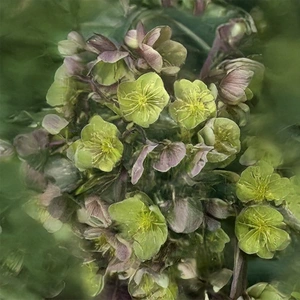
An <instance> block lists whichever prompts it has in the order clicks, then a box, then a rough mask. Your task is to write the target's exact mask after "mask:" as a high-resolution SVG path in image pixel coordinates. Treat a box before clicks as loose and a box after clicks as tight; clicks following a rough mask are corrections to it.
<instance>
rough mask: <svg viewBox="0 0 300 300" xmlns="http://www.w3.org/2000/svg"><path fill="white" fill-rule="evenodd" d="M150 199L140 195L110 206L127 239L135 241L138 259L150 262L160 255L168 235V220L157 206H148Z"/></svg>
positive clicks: (112, 214) (109, 210) (112, 216)
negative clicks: (156, 255) (149, 260)
mask: <svg viewBox="0 0 300 300" xmlns="http://www.w3.org/2000/svg"><path fill="white" fill-rule="evenodd" d="M149 200H150V199H149V198H148V196H146V195H145V194H143V193H138V194H136V195H134V196H133V197H129V198H127V199H125V200H123V201H121V202H118V203H114V204H112V205H110V207H109V209H108V212H109V214H110V216H111V218H112V220H114V221H116V222H117V223H118V224H119V225H120V228H121V234H122V235H123V237H124V238H125V239H129V240H133V251H134V253H135V255H136V256H137V258H138V259H140V260H142V261H143V260H148V259H151V258H152V257H153V256H154V255H155V254H157V253H158V251H159V249H160V247H161V246H162V245H163V244H164V243H165V241H166V239H167V235H168V229H167V225H166V220H165V218H164V216H163V215H162V213H161V212H160V210H159V208H158V207H157V206H156V205H150V206H148V205H147V204H146V203H149Z"/></svg>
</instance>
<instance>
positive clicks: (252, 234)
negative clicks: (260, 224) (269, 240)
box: [239, 229, 265, 254]
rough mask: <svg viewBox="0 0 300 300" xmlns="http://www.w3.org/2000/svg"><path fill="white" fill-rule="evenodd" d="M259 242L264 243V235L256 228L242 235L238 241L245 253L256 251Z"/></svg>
mask: <svg viewBox="0 0 300 300" xmlns="http://www.w3.org/2000/svg"><path fill="white" fill-rule="evenodd" d="M260 242H261V243H263V244H264V243H265V241H264V236H263V235H262V234H261V233H259V232H258V231H257V230H255V229H252V230H250V231H249V232H248V233H247V234H246V235H245V236H243V237H242V238H241V239H240V241H239V247H240V248H241V249H242V250H243V251H244V252H245V253H247V254H254V253H257V252H258V251H259V250H260V248H261V246H263V245H260Z"/></svg>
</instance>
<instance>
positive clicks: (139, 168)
mask: <svg viewBox="0 0 300 300" xmlns="http://www.w3.org/2000/svg"><path fill="white" fill-rule="evenodd" d="M148 143H149V144H148V145H145V146H144V147H143V149H142V151H141V152H140V154H139V156H138V158H137V160H136V162H135V163H134V165H133V167H132V171H131V183H132V184H136V183H137V182H138V181H139V179H140V178H141V176H142V175H143V172H144V165H143V164H144V160H145V159H146V157H147V155H148V154H149V153H150V152H152V151H153V150H154V149H155V148H156V147H157V146H158V144H155V143H152V142H150V141H149V142H148Z"/></svg>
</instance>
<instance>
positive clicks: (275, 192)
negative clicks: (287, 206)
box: [236, 161, 290, 202]
mask: <svg viewBox="0 0 300 300" xmlns="http://www.w3.org/2000/svg"><path fill="white" fill-rule="evenodd" d="M289 187H290V181H289V179H288V178H281V177H280V175H279V174H277V173H274V168H273V167H272V166H271V165H270V164H268V163H267V162H265V161H260V162H259V163H258V164H257V165H255V166H250V167H248V168H247V169H246V170H245V171H244V172H242V174H241V178H240V179H239V181H238V182H237V185H236V195H237V196H238V198H239V199H240V200H241V201H242V202H249V201H256V202H260V201H263V200H268V201H272V200H277V201H281V202H282V200H283V199H284V197H286V196H287V195H288V194H289V192H290V188H289Z"/></svg>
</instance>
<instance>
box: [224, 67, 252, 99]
mask: <svg viewBox="0 0 300 300" xmlns="http://www.w3.org/2000/svg"><path fill="white" fill-rule="evenodd" d="M253 74H254V72H253V71H250V70H241V69H235V70H233V71H231V72H229V73H228V74H227V75H226V76H225V78H224V79H223V80H222V81H221V83H220V86H219V87H220V96H221V97H222V98H223V100H224V101H226V100H227V101H228V102H230V103H231V104H235V103H236V104H237V103H238V102H241V101H242V102H243V101H246V100H247V98H246V94H245V89H246V88H247V87H248V85H249V83H250V81H251V79H252V77H253Z"/></svg>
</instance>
